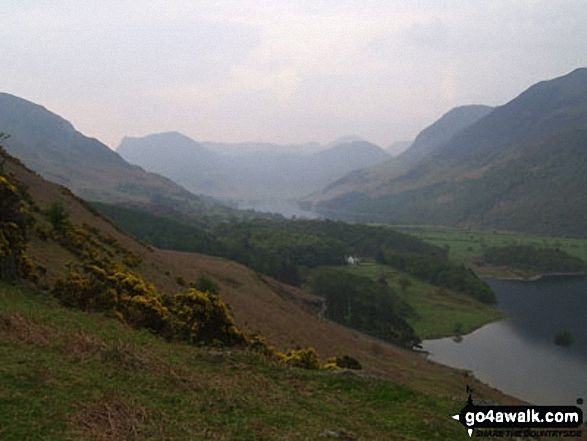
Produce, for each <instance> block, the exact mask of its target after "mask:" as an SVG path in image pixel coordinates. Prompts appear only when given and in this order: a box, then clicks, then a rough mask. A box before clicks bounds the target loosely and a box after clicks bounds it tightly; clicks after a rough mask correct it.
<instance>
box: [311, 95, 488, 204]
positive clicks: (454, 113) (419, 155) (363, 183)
mask: <svg viewBox="0 0 587 441" xmlns="http://www.w3.org/2000/svg"><path fill="white" fill-rule="evenodd" d="M492 110H493V108H492V107H489V106H480V105H471V106H461V107H456V108H454V109H452V110H450V111H449V112H447V113H446V114H444V115H443V116H442V117H441V118H440V119H438V120H437V121H435V122H434V123H433V124H431V125H430V126H428V127H426V128H425V129H424V130H422V132H420V134H419V135H418V136H417V137H416V139H415V140H414V141H413V142H412V143H411V144H410V146H409V148H407V149H406V150H404V151H403V152H402V153H400V154H399V155H398V156H396V157H393V158H391V159H389V160H387V161H385V162H382V163H380V164H377V165H375V166H372V167H369V168H364V169H362V170H356V171H353V172H351V173H349V174H348V175H346V176H344V177H342V178H341V179H340V180H338V181H334V182H332V183H331V184H330V185H328V186H327V187H325V188H324V190H323V191H322V192H320V193H317V194H315V195H313V196H312V199H314V200H318V201H320V200H327V199H332V198H335V197H338V196H340V195H342V194H346V193H348V192H353V193H354V192H364V193H368V194H370V193H372V192H375V191H376V189H378V188H379V187H382V186H383V185H385V183H387V182H389V181H390V180H392V179H394V178H396V177H398V176H401V175H402V174H403V173H405V172H407V171H408V170H410V168H411V167H412V166H413V165H415V164H416V163H418V161H420V160H421V159H423V158H424V157H425V156H426V155H428V154H430V153H432V152H434V151H435V150H436V149H437V148H438V147H440V146H441V145H443V144H444V143H446V142H447V141H448V140H449V139H451V138H452V137H453V136H454V135H455V134H457V133H458V132H459V131H461V130H463V129H464V128H466V127H468V126H470V125H471V124H473V123H475V122H477V121H478V120H479V119H481V118H483V117H484V116H485V115H487V114H488V113H489V112H491V111H492Z"/></svg>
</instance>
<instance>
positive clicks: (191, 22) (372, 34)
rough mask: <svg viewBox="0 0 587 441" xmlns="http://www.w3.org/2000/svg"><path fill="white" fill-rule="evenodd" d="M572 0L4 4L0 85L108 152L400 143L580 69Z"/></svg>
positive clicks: (64, 0) (583, 52)
mask: <svg viewBox="0 0 587 441" xmlns="http://www.w3.org/2000/svg"><path fill="white" fill-rule="evenodd" d="M585 6H586V4H585V1H584V0H556V1H538V0H512V1H505V0H504V1H497V0H496V1H490V0H454V1H450V0H447V1H443V0H427V1H418V0H414V1H410V0H403V1H389V0H384V1H375V0H361V1H358V0H354V1H350V0H296V1H280V0H273V1H269V0H250V1H249V0H234V1H233V0H214V1H197V0H166V1H156V0H140V1H139V0H126V1H112V0H96V1H94V0H83V1H80V0H75V1H72V0H46V1H43V0H37V1H35V0H2V1H1V2H0V16H1V17H2V26H0V92H6V93H11V94H13V95H16V96H19V97H22V98H25V99H28V100H30V101H33V102H35V103H37V104H40V105H43V106H45V107H47V108H48V109H49V110H51V111H53V112H55V113H57V114H59V115H60V116H62V117H64V118H65V119H67V120H68V121H70V122H72V123H73V125H74V126H75V127H76V128H77V129H78V130H79V131H81V132H82V133H84V134H85V135H87V136H92V137H96V138H98V139H99V140H101V141H102V142H104V143H105V144H107V145H108V146H110V147H111V148H116V147H117V146H118V144H119V143H120V140H121V139H122V137H123V136H144V135H147V134H150V133H155V132H163V131H179V132H182V133H184V134H185V135H187V136H189V137H191V138H193V139H196V140H200V141H218V142H245V141H261V142H273V143H280V144H291V143H306V142H312V141H315V142H320V143H327V142H330V141H332V140H334V139H336V138H339V137H342V136H347V135H355V136H360V137H362V138H364V139H366V140H368V141H371V142H374V143H376V144H378V145H380V146H382V147H385V146H388V145H390V144H391V143H393V142H395V141H402V140H411V139H413V138H414V137H415V136H416V135H417V134H418V133H419V132H420V130H422V129H423V128H424V127H426V126H427V125H429V124H431V123H432V122H434V121H435V120H436V119H438V118H439V117H440V116H442V115H443V114H444V113H446V112H447V111H448V110H450V109H451V108H453V107H456V106H461V105H466V104H487V105H493V106H495V105H501V104H505V103H506V102H507V101H509V100H511V99H513V98H514V97H515V96H517V95H518V94H520V93H521V92H523V91H524V90H525V89H526V88H528V87H529V86H531V85H532V84H534V83H536V82H539V81H542V80H546V79H551V78H554V77H557V76H561V75H564V74H566V73H568V72H570V71H572V70H574V69H576V68H578V67H585V66H587V49H586V47H585V42H586V41H587V7H585Z"/></svg>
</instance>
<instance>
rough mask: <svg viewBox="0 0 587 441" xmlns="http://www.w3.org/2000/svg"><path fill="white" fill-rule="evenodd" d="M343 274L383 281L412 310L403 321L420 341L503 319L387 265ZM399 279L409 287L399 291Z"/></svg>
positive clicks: (474, 302)
mask: <svg viewBox="0 0 587 441" xmlns="http://www.w3.org/2000/svg"><path fill="white" fill-rule="evenodd" d="M345 270H346V271H349V272H351V273H354V274H358V275H362V276H364V277H369V278H370V279H372V280H380V279H381V278H382V277H383V278H385V280H386V282H387V284H388V285H389V286H390V287H391V288H392V289H393V290H394V291H395V292H396V293H397V294H398V295H399V297H400V298H401V299H402V300H404V301H406V302H407V303H408V304H409V305H410V306H411V307H412V308H413V309H414V312H415V315H414V316H412V317H407V321H408V323H409V324H410V325H412V327H413V328H414V330H415V331H416V334H418V336H419V337H420V338H422V339H431V338H440V337H446V336H450V335H455V334H468V333H470V332H472V331H474V330H475V329H477V328H479V327H481V326H483V325H485V324H487V323H490V322H493V321H495V320H499V319H501V318H503V314H502V313H500V312H499V311H498V310H497V309H495V308H494V307H492V306H490V305H486V304H483V303H481V302H479V301H477V300H475V299H473V298H471V297H470V296H468V295H466V294H462V293H457V292H455V291H451V290H448V289H444V288H439V287H437V286H434V285H432V284H430V283H426V282H423V281H420V280H418V279H416V278H415V277H412V276H410V275H408V274H405V273H403V272H401V271H398V270H396V269H395V268H392V267H390V266H387V265H378V264H373V263H365V264H361V265H358V266H347V267H345ZM401 279H407V280H409V282H410V285H409V286H408V287H406V288H403V287H402V283H401V282H400V280H401Z"/></svg>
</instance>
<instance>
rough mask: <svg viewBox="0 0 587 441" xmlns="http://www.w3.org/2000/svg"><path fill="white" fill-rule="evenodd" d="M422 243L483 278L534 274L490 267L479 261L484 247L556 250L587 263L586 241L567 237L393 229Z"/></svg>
mask: <svg viewBox="0 0 587 441" xmlns="http://www.w3.org/2000/svg"><path fill="white" fill-rule="evenodd" d="M393 228H394V229H398V230H400V231H403V232H405V233H409V234H411V235H414V236H416V237H419V238H420V239H423V240H424V241H426V242H428V243H430V244H432V245H436V246H439V247H443V248H445V249H447V250H448V257H449V259H450V260H452V261H454V262H458V263H462V264H464V265H466V266H468V267H470V268H471V269H472V270H473V271H475V272H476V273H477V274H478V275H479V276H481V277H485V278H518V277H521V278H527V277H532V276H536V275H538V274H537V273H536V272H531V271H522V270H519V269H516V268H511V267H510V268H508V267H492V266H490V265H486V264H484V263H483V262H481V261H480V259H481V256H482V255H483V252H484V250H485V249H486V248H491V247H505V246H510V245H532V246H535V247H538V248H554V249H556V248H558V249H560V250H562V251H564V252H566V253H568V254H570V255H571V256H575V257H578V258H580V259H583V260H584V261H586V262H587V239H585V238H570V237H552V236H535V235H530V234H525V233H512V232H503V231H497V230H476V229H459V228H451V227H443V226H435V225H401V226H398V225H396V226H394V227H393Z"/></svg>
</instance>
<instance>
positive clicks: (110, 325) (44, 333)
mask: <svg viewBox="0 0 587 441" xmlns="http://www.w3.org/2000/svg"><path fill="white" fill-rule="evenodd" d="M0 319H1V323H2V325H1V326H0V353H1V356H2V367H1V368H0V436H1V437H2V439H3V440H6V441H11V440H14V441H16V440H18V441H20V440H24V439H39V440H40V439H61V440H78V439H79V440H81V439H101V440H121V439H125V440H147V439H161V440H163V439H166V440H185V439H194V440H204V439H210V440H229V439H230V440H253V439H283V440H314V439H320V438H324V437H325V436H324V434H326V433H328V431H331V432H332V433H339V434H342V433H345V434H347V435H349V438H345V439H359V438H360V439H368V440H388V439H438V440H444V439H466V434H465V432H464V431H463V429H462V426H460V425H459V424H458V423H456V422H455V421H453V420H452V419H451V418H450V417H449V416H450V415H451V414H453V413H454V412H455V411H456V410H459V409H460V407H461V406H462V401H463V400H462V397H459V398H461V399H458V398H456V397H455V399H450V398H448V397H444V398H441V397H431V396H428V395H426V394H424V393H422V392H419V391H417V390H415V389H413V388H411V387H407V386H403V385H400V384H398V383H396V382H392V381H387V380H383V379H376V378H372V377H370V376H363V375H344V374H340V373H336V372H326V371H324V372H311V371H305V370H302V369H295V368H288V367H286V366H282V365H279V364H276V363H273V362H270V361H268V360H266V359H265V358H264V357H263V356H261V355H259V354H256V353H254V352H249V351H241V350H233V351H223V352H218V351H211V350H209V349H206V348H195V347H191V346H186V345H184V344H177V343H174V344H171V343H167V342H165V341H163V340H161V339H159V338H156V337H154V336H152V335H150V334H149V333H147V332H139V331H135V330H131V329H129V328H127V327H125V326H123V325H121V324H120V323H118V322H116V321H113V320H106V319H104V318H103V317H101V316H100V315H89V314H87V313H83V312H78V311H72V310H69V309H64V308H63V307H61V306H59V305H57V304H56V302H54V301H52V300H51V299H50V298H47V297H46V296H41V295H38V294H34V293H31V292H29V291H27V290H23V289H21V288H17V287H11V286H8V285H6V284H0ZM31 391H35V392H34V393H31ZM462 395H464V393H463V394H462Z"/></svg>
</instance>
